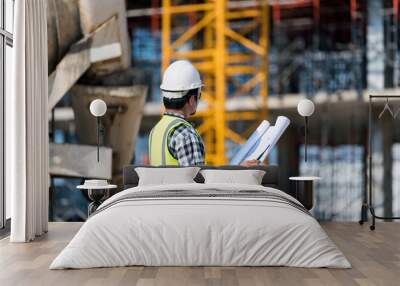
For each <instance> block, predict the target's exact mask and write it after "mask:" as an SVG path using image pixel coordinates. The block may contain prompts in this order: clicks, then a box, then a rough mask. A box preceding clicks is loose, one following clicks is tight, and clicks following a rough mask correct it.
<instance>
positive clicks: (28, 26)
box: [6, 0, 49, 242]
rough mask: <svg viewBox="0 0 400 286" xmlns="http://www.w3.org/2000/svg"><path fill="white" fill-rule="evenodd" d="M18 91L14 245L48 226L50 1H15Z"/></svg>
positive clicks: (13, 124)
mask: <svg viewBox="0 0 400 286" xmlns="http://www.w3.org/2000/svg"><path fill="white" fill-rule="evenodd" d="M14 11H15V18H14V21H15V22H14V29H15V30H14V48H13V57H14V58H13V60H14V69H13V75H12V78H13V82H12V87H13V88H12V90H13V92H12V93H11V94H9V95H7V97H6V187H7V188H10V190H11V237H10V241H12V242H28V241H31V240H33V239H35V237H36V236H40V235H42V234H43V233H44V232H47V226H48V187H49V179H48V178H49V177H48V154H49V153H48V113H47V101H48V93H47V24H46V0H18V1H15V10H14Z"/></svg>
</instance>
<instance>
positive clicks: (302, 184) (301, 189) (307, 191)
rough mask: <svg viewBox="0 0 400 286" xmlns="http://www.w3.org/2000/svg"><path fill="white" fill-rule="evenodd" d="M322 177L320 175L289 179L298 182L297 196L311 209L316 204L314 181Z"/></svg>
mask: <svg viewBox="0 0 400 286" xmlns="http://www.w3.org/2000/svg"><path fill="white" fill-rule="evenodd" d="M320 179H321V178H320V177H290V178H289V180H291V181H293V182H294V183H295V184H296V193H295V198H296V199H297V200H298V201H299V202H301V203H302V204H303V205H304V207H305V208H306V209H308V210H311V209H312V207H313V205H314V181H318V180H320Z"/></svg>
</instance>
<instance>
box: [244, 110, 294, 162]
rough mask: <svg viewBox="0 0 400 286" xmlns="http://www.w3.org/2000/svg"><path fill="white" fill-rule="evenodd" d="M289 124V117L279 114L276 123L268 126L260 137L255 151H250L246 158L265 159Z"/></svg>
mask: <svg viewBox="0 0 400 286" xmlns="http://www.w3.org/2000/svg"><path fill="white" fill-rule="evenodd" d="M289 124H290V120H289V118H287V117H285V116H279V117H278V118H277V120H276V123H275V125H274V126H271V127H269V128H268V130H267V131H266V132H265V133H264V134H263V136H262V137H261V138H260V139H259V142H257V147H256V148H255V149H254V150H253V152H250V153H248V154H249V155H248V156H246V158H245V160H246V161H247V160H260V161H261V162H262V161H264V160H265V158H267V156H268V154H269V153H270V152H271V150H272V148H274V146H275V145H276V143H277V142H278V140H279V138H280V137H281V136H282V134H283V133H284V132H285V130H286V128H287V127H288V126H289Z"/></svg>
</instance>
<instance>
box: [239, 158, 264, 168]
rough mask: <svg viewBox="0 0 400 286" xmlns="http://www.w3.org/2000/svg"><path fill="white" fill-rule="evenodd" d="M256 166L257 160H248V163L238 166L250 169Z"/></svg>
mask: <svg viewBox="0 0 400 286" xmlns="http://www.w3.org/2000/svg"><path fill="white" fill-rule="evenodd" d="M257 165H260V161H259V160H248V161H244V162H242V163H240V166H244V167H251V166H257Z"/></svg>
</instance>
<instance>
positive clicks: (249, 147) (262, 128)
mask: <svg viewBox="0 0 400 286" xmlns="http://www.w3.org/2000/svg"><path fill="white" fill-rule="evenodd" d="M269 126H270V124H269V122H268V121H267V120H263V122H261V124H260V125H259V126H258V127H257V129H256V130H255V131H254V132H253V134H251V136H250V138H249V139H248V140H247V142H246V143H245V144H244V145H243V146H242V147H240V149H239V151H238V152H237V153H236V154H235V156H233V158H232V159H231V162H230V164H231V165H239V164H240V163H241V162H243V161H244V159H245V158H246V157H247V156H248V155H249V154H251V153H252V152H254V150H255V149H256V148H257V147H258V145H259V143H260V138H261V137H262V136H263V135H264V134H265V132H266V131H267V130H268V128H269Z"/></svg>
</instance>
